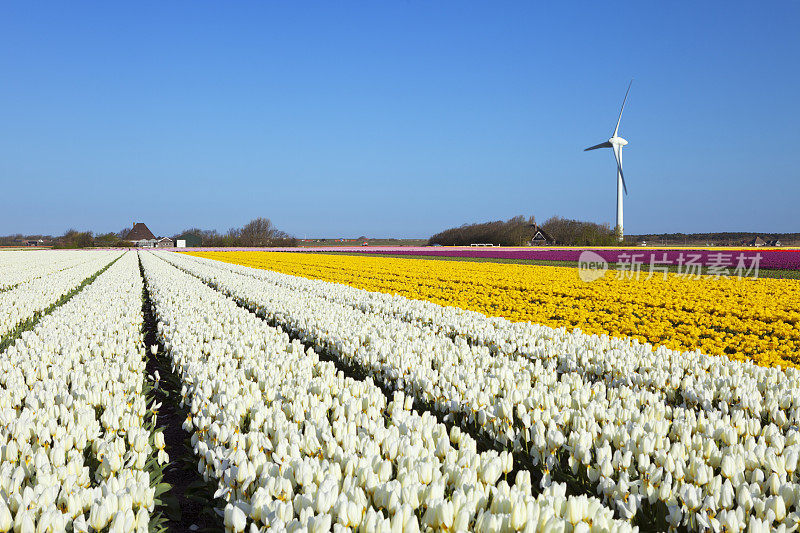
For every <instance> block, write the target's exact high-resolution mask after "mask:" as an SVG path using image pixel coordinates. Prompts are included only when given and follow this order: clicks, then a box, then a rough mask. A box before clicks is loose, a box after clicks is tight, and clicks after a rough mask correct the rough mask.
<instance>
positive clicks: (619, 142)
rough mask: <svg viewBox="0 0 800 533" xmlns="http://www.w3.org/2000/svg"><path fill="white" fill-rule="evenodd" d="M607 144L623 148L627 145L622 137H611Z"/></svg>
mask: <svg viewBox="0 0 800 533" xmlns="http://www.w3.org/2000/svg"><path fill="white" fill-rule="evenodd" d="M608 142H609V143H611V144H616V145H618V146H625V145H626V144H628V141H626V140H625V139H623V138H622V137H611V138H610V139H609V140H608Z"/></svg>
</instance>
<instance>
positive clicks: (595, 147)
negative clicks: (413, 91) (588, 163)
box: [584, 141, 611, 152]
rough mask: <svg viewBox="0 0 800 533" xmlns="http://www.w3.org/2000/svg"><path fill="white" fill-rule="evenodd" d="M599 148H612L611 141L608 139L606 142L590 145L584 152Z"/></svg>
mask: <svg viewBox="0 0 800 533" xmlns="http://www.w3.org/2000/svg"><path fill="white" fill-rule="evenodd" d="M598 148H611V143H610V142H608V141H606V142H604V143H600V144H596V145H594V146H590V147H589V148H587V149H586V150H584V152H588V151H589V150H597V149H598Z"/></svg>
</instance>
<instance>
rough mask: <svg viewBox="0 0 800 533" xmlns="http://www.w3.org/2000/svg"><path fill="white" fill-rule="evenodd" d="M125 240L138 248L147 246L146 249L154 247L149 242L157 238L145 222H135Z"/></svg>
mask: <svg viewBox="0 0 800 533" xmlns="http://www.w3.org/2000/svg"><path fill="white" fill-rule="evenodd" d="M124 240H126V241H128V242H131V243H133V244H134V245H136V246H146V247H151V248H152V247H153V246H154V244H151V243H150V242H149V241H155V240H156V236H155V235H153V232H152V231H150V229H149V228H148V227H147V226H146V225H145V223H144V222H134V223H133V227H132V228H131V230H130V231H129V232H128V234H127V235H125V237H124Z"/></svg>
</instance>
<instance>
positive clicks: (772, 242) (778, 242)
mask: <svg viewBox="0 0 800 533" xmlns="http://www.w3.org/2000/svg"><path fill="white" fill-rule="evenodd" d="M769 246H783V244H781V241H779V240H778V239H775V240H774V241H769Z"/></svg>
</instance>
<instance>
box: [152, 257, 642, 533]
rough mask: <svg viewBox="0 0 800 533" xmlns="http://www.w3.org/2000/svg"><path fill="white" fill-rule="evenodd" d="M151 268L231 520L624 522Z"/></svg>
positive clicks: (205, 466) (166, 339)
mask: <svg viewBox="0 0 800 533" xmlns="http://www.w3.org/2000/svg"><path fill="white" fill-rule="evenodd" d="M142 265H143V267H144V272H145V275H146V277H147V283H148V287H149V288H150V293H151V299H152V301H153V303H154V305H155V310H156V314H157V316H158V319H159V330H160V335H161V337H162V342H163V344H164V346H165V348H166V350H167V351H168V352H169V353H170V354H171V357H172V359H173V364H174V366H175V368H176V370H177V372H178V373H179V374H180V375H181V378H182V380H183V382H184V385H185V388H184V391H183V394H184V396H185V402H186V403H187V404H188V405H189V406H190V412H191V416H190V417H189V418H188V419H187V421H186V427H187V428H188V429H190V430H192V431H194V434H193V437H192V442H193V444H194V446H195V453H196V454H197V455H198V457H199V468H200V470H201V472H202V473H203V475H204V476H207V477H208V478H212V479H217V480H218V481H219V485H220V490H219V494H220V495H223V496H224V497H225V498H226V499H227V500H228V502H229V503H228V505H227V506H226V508H225V515H226V516H225V519H226V526H227V527H228V528H229V529H231V530H234V531H242V530H244V529H245V527H247V523H248V522H250V523H251V524H255V525H256V527H267V526H272V527H279V526H286V527H287V529H288V530H289V531H293V530H296V529H298V528H307V529H308V530H309V531H327V530H328V529H330V528H331V527H333V529H334V530H341V531H345V530H348V528H352V529H354V528H356V527H359V526H360V527H366V528H367V529H368V530H369V529H372V528H376V527H387V528H388V527H397V528H400V529H403V530H410V531H413V530H417V529H419V528H422V527H432V528H435V529H440V528H441V529H445V528H447V529H454V530H467V529H471V530H479V531H480V530H487V531H488V530H498V529H499V528H505V529H525V528H528V529H531V530H536V529H540V528H544V527H555V526H567V525H568V528H567V529H572V528H573V524H574V525H575V530H577V531H582V530H583V531H588V530H589V529H590V528H589V524H590V523H593V524H595V526H597V527H599V528H603V527H614V528H621V527H623V526H627V524H625V523H624V522H614V521H613V517H612V512H611V511H610V510H609V509H607V508H605V507H604V506H602V504H600V502H599V501H598V500H596V499H594V498H587V497H586V496H581V497H566V496H565V487H564V486H563V485H560V484H554V485H553V486H551V487H550V488H549V489H548V490H546V491H545V492H544V493H543V494H542V495H540V496H539V497H538V498H534V497H533V496H532V494H531V486H530V474H529V473H528V472H524V471H523V472H519V473H518V474H517V479H516V480H515V483H514V485H513V487H512V486H509V484H508V483H507V482H506V481H505V480H501V479H500V478H501V476H502V475H503V472H504V471H506V472H507V471H510V462H511V461H510V460H509V459H510V455H509V454H507V453H503V454H498V453H497V452H496V451H487V452H483V453H478V452H477V447H476V443H475V441H474V440H473V439H472V438H471V437H469V436H468V435H465V434H462V433H461V432H460V431H458V428H455V429H453V430H452V431H451V432H450V433H449V434H448V431H447V429H446V428H445V426H444V425H442V424H439V423H437V422H436V420H435V418H434V417H433V416H431V415H429V414H422V415H420V414H419V413H417V412H416V411H414V410H413V409H410V407H411V399H410V398H407V397H405V395H403V394H402V393H399V392H398V393H395V395H394V396H393V397H392V398H391V401H388V400H387V398H386V397H385V396H384V394H383V393H382V392H381V391H380V389H379V388H378V387H377V386H375V385H374V384H373V383H372V381H371V380H369V379H367V380H365V381H357V380H353V379H351V378H348V377H345V376H344V374H343V373H342V372H336V369H335V368H334V365H333V364H332V363H330V362H325V361H320V360H319V356H318V354H317V353H315V352H314V351H313V350H308V351H304V350H303V349H302V345H301V344H300V343H299V342H297V341H290V340H289V337H288V336H287V335H286V334H285V333H283V332H281V331H280V330H278V329H275V328H272V327H270V326H269V325H268V324H266V323H265V322H264V321H263V320H260V319H259V318H257V317H256V316H255V315H253V314H252V313H250V312H248V311H246V310H244V309H242V308H240V307H239V306H238V305H237V304H236V303H235V302H233V301H232V300H231V299H230V298H227V297H225V296H224V295H222V294H220V293H219V292H218V291H215V290H214V289H211V288H209V287H207V286H206V285H205V284H204V283H203V282H202V281H200V280H198V279H196V278H195V277H193V276H191V275H188V274H185V273H183V272H180V271H179V270H178V269H176V268H174V267H173V266H170V265H168V264H167V263H166V262H164V261H161V260H159V259H157V258H156V257H154V256H151V255H149V254H144V255H143V256H142ZM628 527H629V526H628Z"/></svg>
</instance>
